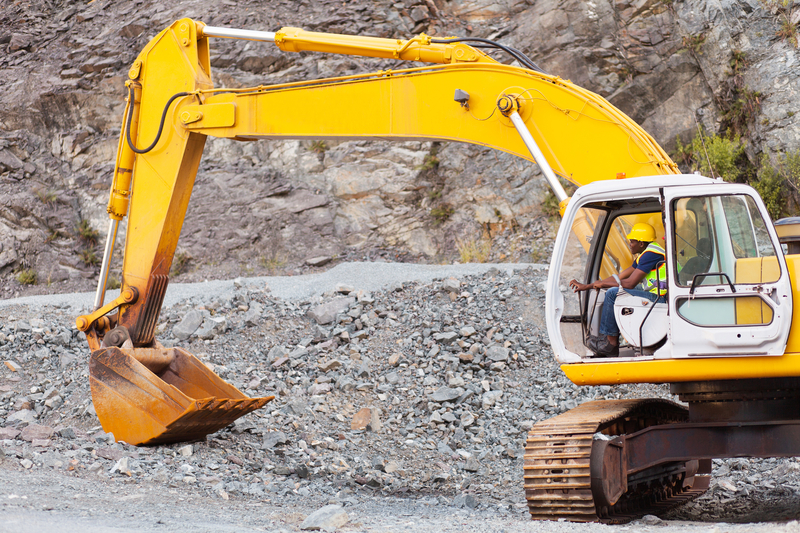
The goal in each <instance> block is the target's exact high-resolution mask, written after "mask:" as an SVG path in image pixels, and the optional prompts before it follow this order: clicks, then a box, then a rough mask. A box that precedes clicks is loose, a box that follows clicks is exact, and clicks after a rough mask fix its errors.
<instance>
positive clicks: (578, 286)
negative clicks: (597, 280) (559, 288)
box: [569, 279, 594, 292]
mask: <svg viewBox="0 0 800 533" xmlns="http://www.w3.org/2000/svg"><path fill="white" fill-rule="evenodd" d="M569 286H570V287H571V288H572V290H573V291H574V292H582V291H588V290H590V289H593V288H594V283H590V284H588V285H585V284H583V283H578V280H576V279H573V280H572V281H570V282H569Z"/></svg>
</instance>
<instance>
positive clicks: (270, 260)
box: [260, 254, 286, 275]
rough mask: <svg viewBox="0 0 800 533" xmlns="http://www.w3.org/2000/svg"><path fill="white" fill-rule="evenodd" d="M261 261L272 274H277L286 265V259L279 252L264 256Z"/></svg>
mask: <svg viewBox="0 0 800 533" xmlns="http://www.w3.org/2000/svg"><path fill="white" fill-rule="evenodd" d="M260 262H261V266H262V267H264V268H265V269H266V270H267V272H269V273H270V274H271V275H274V274H277V273H278V272H280V271H281V270H282V269H283V267H285V266H286V259H285V258H284V257H283V256H280V255H277V254H276V255H274V256H272V257H262V258H261V260H260Z"/></svg>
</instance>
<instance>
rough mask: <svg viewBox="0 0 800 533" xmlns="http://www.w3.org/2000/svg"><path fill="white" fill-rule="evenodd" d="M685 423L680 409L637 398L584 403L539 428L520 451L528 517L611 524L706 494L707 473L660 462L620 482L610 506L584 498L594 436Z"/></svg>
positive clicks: (589, 486)
mask: <svg viewBox="0 0 800 533" xmlns="http://www.w3.org/2000/svg"><path fill="white" fill-rule="evenodd" d="M687 418H688V410H687V409H686V408H684V407H682V406H680V405H678V404H676V403H674V402H670V401H667V400H660V399H644V400H611V401H593V402H587V403H584V404H582V405H580V406H579V407H577V408H575V409H572V410H570V411H568V412H566V413H564V414H561V415H559V416H556V417H554V418H551V419H549V420H545V421H542V422H539V423H538V424H536V425H535V426H533V428H531V430H530V432H529V433H528V440H527V444H526V447H525V467H524V468H525V496H526V498H527V500H528V509H529V511H530V513H531V518H533V519H534V520H558V519H565V520H569V521H573V522H595V521H600V522H604V523H610V524H619V523H625V522H629V521H631V520H634V519H636V518H639V517H641V516H644V515H645V514H659V513H663V512H665V511H667V510H669V509H671V508H673V507H675V506H677V505H680V504H682V503H685V502H687V501H689V500H691V499H692V498H695V497H697V496H699V495H700V494H702V493H703V492H705V491H706V489H707V488H708V483H709V481H710V477H709V476H708V475H706V474H709V473H710V472H698V471H697V468H696V465H689V463H665V464H662V465H658V466H656V467H653V468H649V469H647V470H645V471H643V472H638V473H637V474H635V475H630V476H628V480H627V481H628V490H627V491H626V492H625V493H624V494H622V496H621V497H620V498H619V500H618V501H617V502H616V503H615V504H614V505H612V506H606V505H602V504H600V503H598V502H597V501H596V498H595V495H594V494H593V492H592V464H591V458H592V457H591V456H592V445H593V443H594V441H595V439H596V438H603V437H602V436H600V435H598V436H597V437H596V435H597V434H601V435H605V436H608V437H611V436H616V435H622V434H626V433H633V432H635V431H638V430H640V429H643V428H645V427H648V426H652V425H660V424H669V423H675V422H682V421H685V420H686V419H687ZM687 466H688V468H687ZM692 467H694V468H692ZM706 469H707V468H706ZM700 470H704V468H700ZM708 470H710V469H708Z"/></svg>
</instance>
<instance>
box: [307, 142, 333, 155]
mask: <svg viewBox="0 0 800 533" xmlns="http://www.w3.org/2000/svg"><path fill="white" fill-rule="evenodd" d="M308 149H309V150H311V151H312V152H314V153H315V154H324V153H325V152H327V151H328V150H329V148H328V143H326V142H325V141H313V142H312V143H311V145H309V147H308Z"/></svg>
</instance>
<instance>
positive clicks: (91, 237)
mask: <svg viewBox="0 0 800 533" xmlns="http://www.w3.org/2000/svg"><path fill="white" fill-rule="evenodd" d="M76 231H77V233H78V237H80V239H81V240H82V241H84V242H86V243H89V244H97V239H98V238H99V237H100V234H99V233H98V232H97V230H95V229H93V228H92V226H91V225H90V224H89V221H88V220H86V219H85V218H84V219H82V220H81V221H80V223H78V227H77V230H76Z"/></svg>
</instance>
